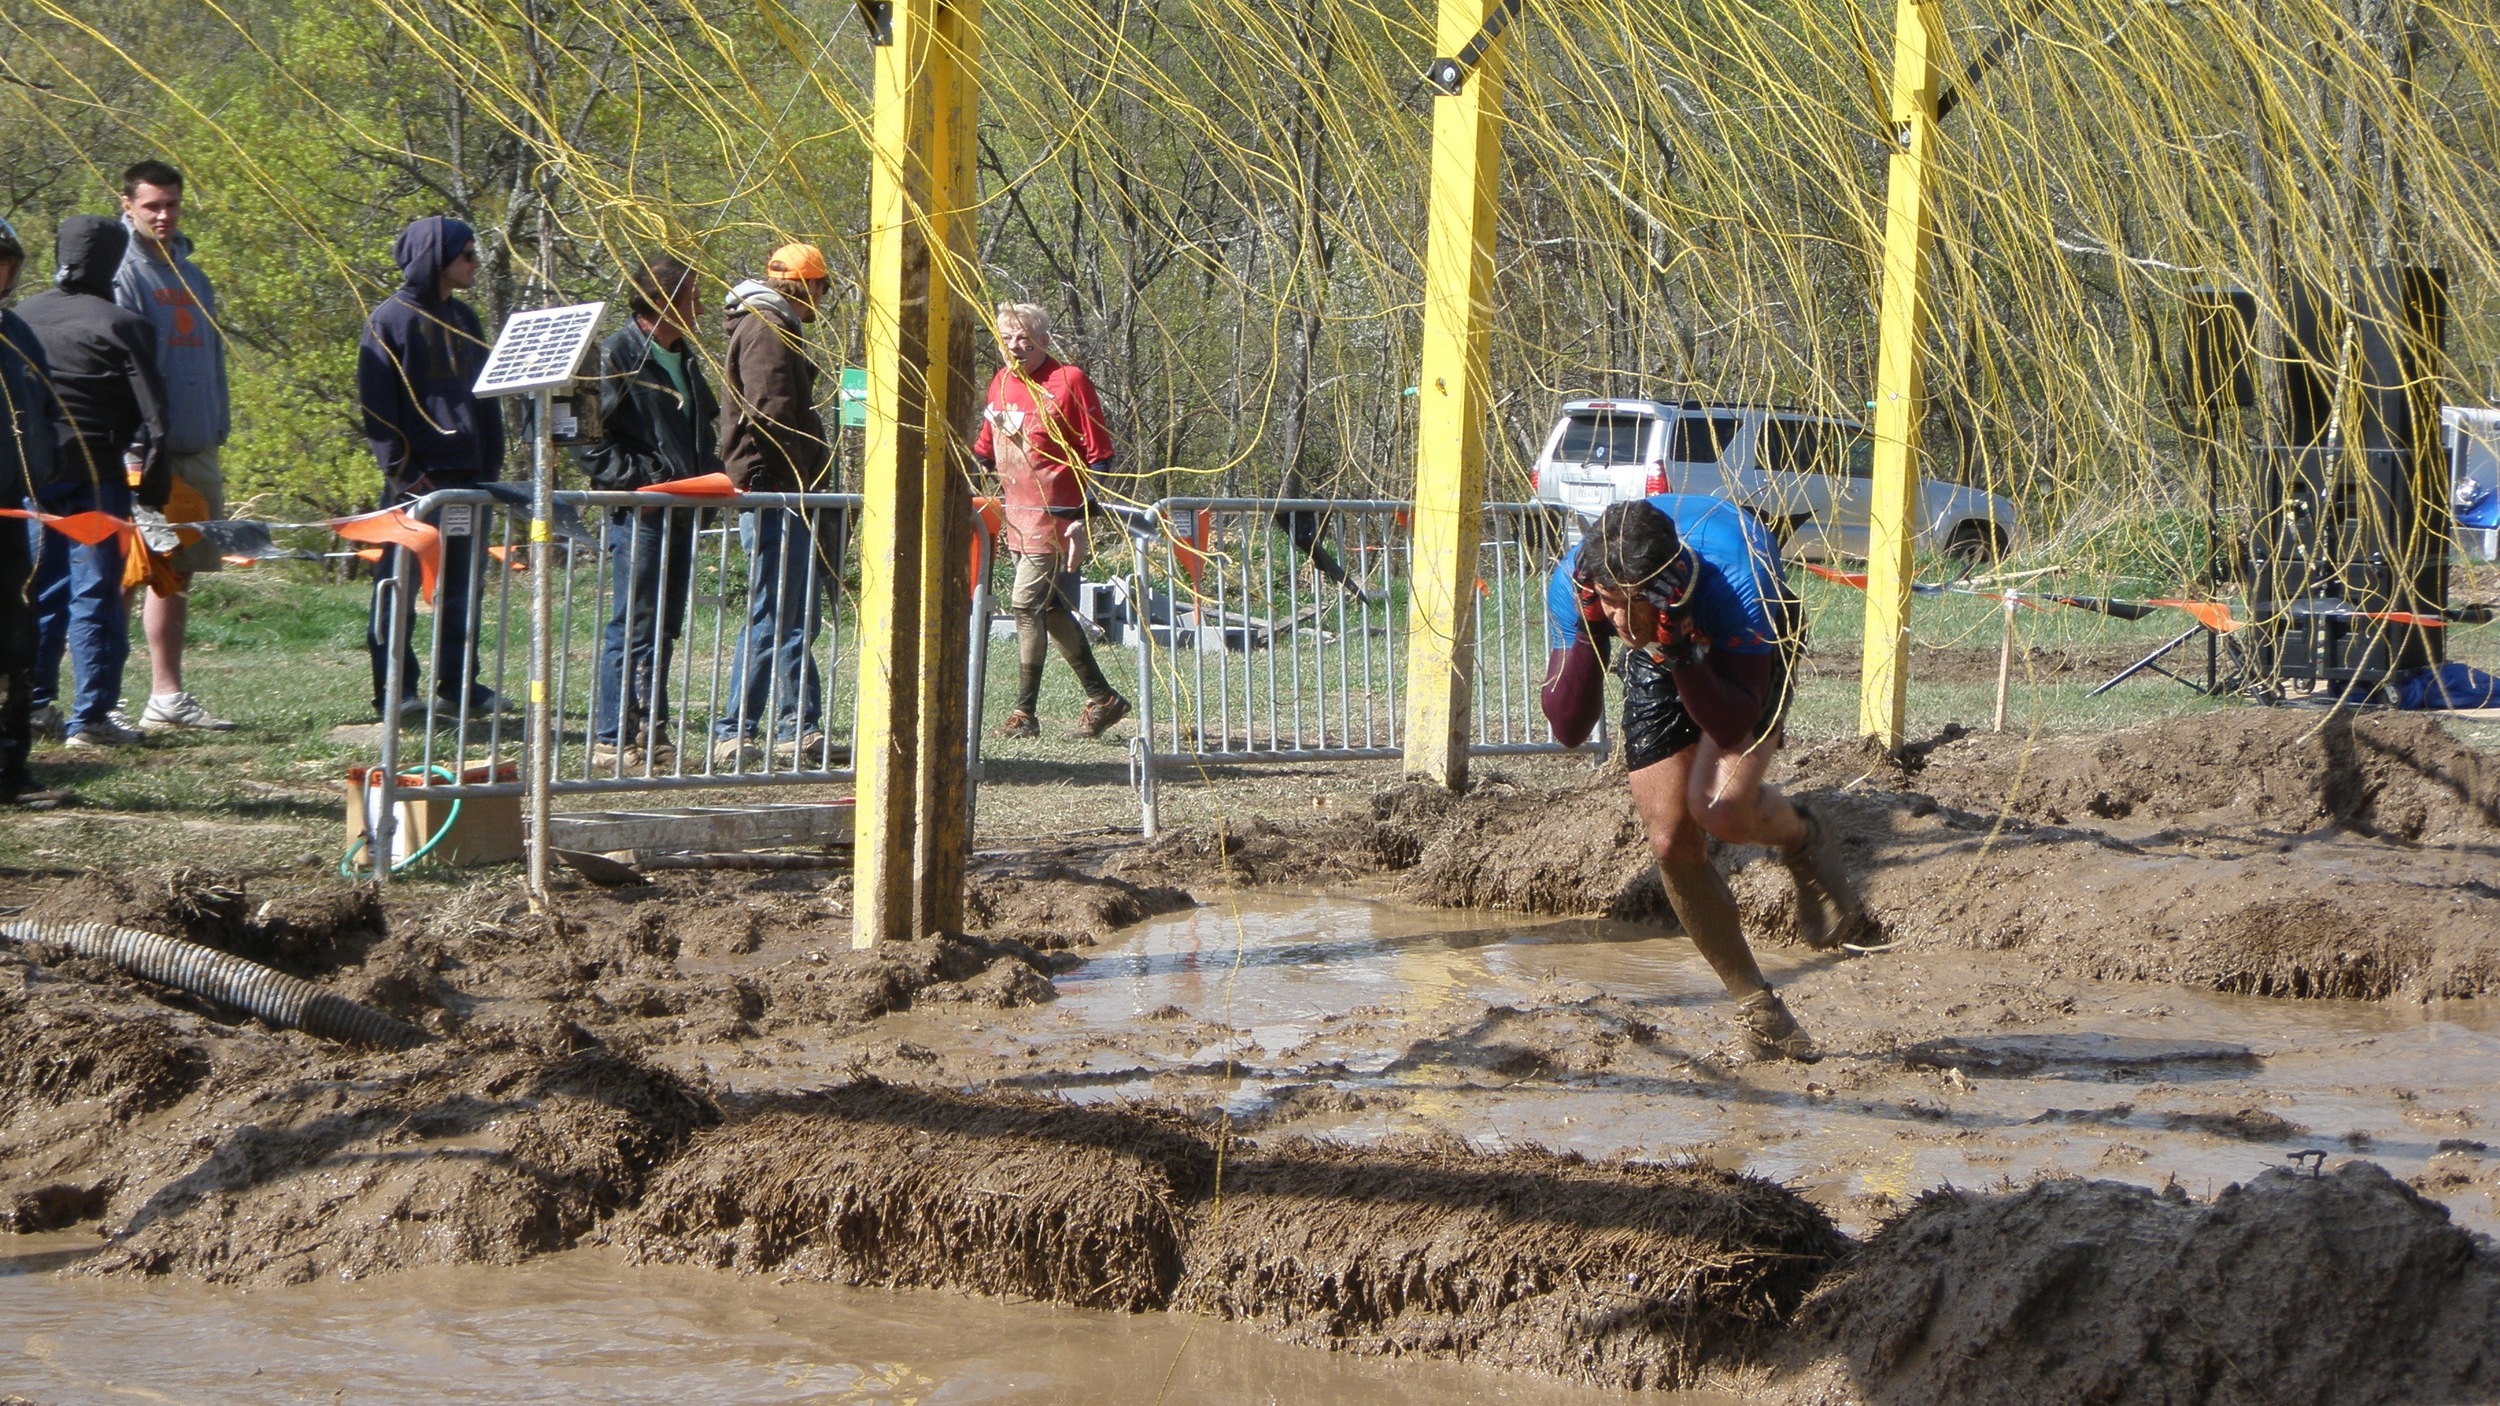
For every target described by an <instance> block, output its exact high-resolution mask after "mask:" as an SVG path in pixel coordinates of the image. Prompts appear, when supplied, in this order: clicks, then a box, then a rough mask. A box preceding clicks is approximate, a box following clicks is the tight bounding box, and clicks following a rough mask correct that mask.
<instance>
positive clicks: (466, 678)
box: [356, 215, 510, 713]
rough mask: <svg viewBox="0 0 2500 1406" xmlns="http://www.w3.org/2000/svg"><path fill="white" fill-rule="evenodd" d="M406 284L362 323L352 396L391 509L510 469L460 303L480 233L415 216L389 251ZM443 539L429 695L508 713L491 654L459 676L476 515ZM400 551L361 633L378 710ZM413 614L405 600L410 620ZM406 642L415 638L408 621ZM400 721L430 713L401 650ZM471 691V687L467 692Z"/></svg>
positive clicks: (447, 528)
mask: <svg viewBox="0 0 2500 1406" xmlns="http://www.w3.org/2000/svg"><path fill="white" fill-rule="evenodd" d="M391 258H392V260H393V261H394V262H396V263H397V264H398V265H399V268H400V272H401V274H402V276H403V281H402V283H401V285H400V288H399V291H398V292H396V293H393V294H392V295H391V296H390V297H389V298H387V299H385V300H383V302H382V304H381V305H380V306H379V307H376V308H375V309H374V310H373V314H372V316H370V317H368V318H366V319H365V334H364V337H363V339H362V340H361V341H359V342H358V343H357V344H356V400H357V405H358V407H359V408H360V409H361V410H362V411H363V412H364V422H365V442H366V444H367V445H368V446H370V447H371V448H372V450H373V458H374V461H375V462H376V463H378V464H380V465H381V467H382V506H383V507H386V508H387V507H391V506H393V505H395V504H399V503H405V502H407V501H409V500H410V499H412V498H420V497H423V496H424V495H426V494H428V493H431V492H433V491H435V490H436V489H442V488H472V487H475V486H476V485H478V484H481V483H492V482H494V481H495V480H496V479H497V478H500V477H501V476H502V473H503V453H504V440H503V409H502V406H501V403H500V402H496V401H481V400H479V399H478V398H477V395H476V394H475V392H474V391H473V390H472V389H471V388H472V387H474V386H475V385H476V384H477V376H478V372H480V371H481V370H483V369H485V366H486V353H487V347H488V344H487V340H486V329H485V327H484V326H483V325H482V324H480V323H479V321H478V317H477V313H476V311H475V310H474V309H472V308H471V307H470V306H469V305H468V304H467V303H465V302H462V301H461V300H460V299H459V298H458V297H456V296H454V295H455V294H458V293H463V292H466V291H467V290H468V289H469V288H470V286H471V285H473V284H475V283H476V282H477V235H476V234H475V233H474V232H472V231H471V230H470V228H469V227H468V226H467V225H465V224H463V223H461V222H460V221H458V220H455V219H451V218H449V217H447V216H443V215H428V216H426V217H425V218H423V219H419V220H412V221H410V222H409V224H408V227H407V228H406V229H404V230H401V231H400V232H399V238H398V239H396V240H394V241H392V243H391ZM431 517H432V519H433V521H434V525H435V526H436V527H438V528H440V529H441V530H442V533H443V561H442V573H441V578H440V581H439V583H438V584H437V586H436V588H435V599H434V668H433V671H432V673H433V678H434V692H435V696H436V698H437V699H438V700H440V701H441V702H442V704H443V705H444V706H445V707H448V708H452V709H455V710H457V709H459V708H462V707H464V706H465V707H467V708H468V709H470V710H471V711H472V712H477V711H488V710H492V711H509V710H510V709H509V705H507V704H506V703H505V702H504V700H503V699H502V698H501V697H500V696H498V695H497V694H496V693H495V691H494V690H493V689H491V688H487V687H485V686H484V685H482V684H480V683H478V681H477V669H478V665H479V664H480V663H481V662H482V656H483V655H484V654H485V651H484V650H482V649H481V650H478V651H475V655H474V656H473V657H471V658H470V659H469V661H468V668H467V669H466V671H465V674H464V671H463V669H462V667H461V659H462V656H463V655H464V654H470V653H471V651H470V650H469V642H470V640H471V639H472V638H473V637H474V636H475V634H476V632H477V613H476V610H475V608H474V605H473V602H474V601H476V599H477V597H478V594H479V592H478V589H477V587H478V582H477V580H476V579H475V578H476V571H477V556H476V553H475V551H474V547H475V544H476V542H477V536H476V530H475V528H476V521H477V514H476V512H475V510H474V509H459V508H455V509H454V510H453V511H451V512H449V513H435V514H432V515H431ZM398 568H399V549H398V548H396V547H385V548H383V549H382V560H381V563H380V564H379V565H378V566H377V567H376V568H375V572H374V588H373V609H372V611H371V613H370V614H369V615H368V617H367V620H366V627H365V652H366V653H367V654H368V655H370V656H371V658H372V661H373V710H374V711H375V712H376V713H380V712H382V711H383V708H384V706H385V704H386V702H387V701H389V700H386V699H385V698H384V697H383V694H384V693H385V691H386V688H387V684H388V679H389V664H390V645H389V643H388V641H389V638H390V624H391V622H390V620H389V618H388V617H387V616H386V614H385V613H384V612H385V611H386V610H387V609H388V600H389V596H388V595H387V594H386V591H387V588H388V587H387V583H389V582H390V581H391V580H392V579H393V578H394V576H395V575H396V574H397V571H398ZM414 608H415V602H414V601H412V600H402V601H401V602H400V603H399V609H400V614H401V618H402V620H403V622H404V621H405V620H406V618H407V616H408V613H409V612H410V611H412V610H413V609H414ZM401 637H402V639H403V640H405V639H406V638H407V637H408V634H407V629H406V626H405V624H404V623H403V625H402V636H401ZM400 657H401V669H402V672H401V674H400V680H401V684H400V695H401V696H400V697H399V698H398V699H397V700H396V702H397V704H398V707H399V711H400V712H402V713H410V712H415V711H417V710H418V709H420V708H422V707H423V705H424V699H423V697H422V696H421V695H420V694H418V693H417V692H416V689H417V683H418V674H417V653H416V650H415V648H414V647H413V646H407V647H404V648H403V649H402V650H401V654H400ZM463 683H465V685H466V687H465V688H464V687H463V686H462V685H463Z"/></svg>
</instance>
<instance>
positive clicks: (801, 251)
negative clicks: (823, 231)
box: [764, 244, 825, 280]
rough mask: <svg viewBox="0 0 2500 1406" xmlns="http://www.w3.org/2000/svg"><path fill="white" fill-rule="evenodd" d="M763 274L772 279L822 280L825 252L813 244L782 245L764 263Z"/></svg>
mask: <svg viewBox="0 0 2500 1406" xmlns="http://www.w3.org/2000/svg"><path fill="white" fill-rule="evenodd" d="M764 272H765V273H766V274H767V275H769V276H770V277H773V278H795V279H800V280H807V279H815V278H822V277H824V276H825V251H824V250H822V249H819V248H817V247H816V246H815V245H813V244H784V245H782V246H781V247H780V248H778V249H775V250H774V251H773V256H772V257H771V258H769V259H766V260H765V261H764Z"/></svg>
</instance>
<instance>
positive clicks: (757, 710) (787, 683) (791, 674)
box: [712, 244, 840, 767]
mask: <svg viewBox="0 0 2500 1406" xmlns="http://www.w3.org/2000/svg"><path fill="white" fill-rule="evenodd" d="M827 282H828V280H827V278H826V275H825V256H824V253H823V252H822V251H821V250H819V249H817V248H816V246H815V245H813V244H785V245H783V246H781V247H780V248H779V249H776V250H774V251H773V256H772V258H771V259H770V260H768V261H767V262H766V263H765V265H764V277H763V278H761V279H752V278H751V279H747V280H744V281H743V282H741V283H739V284H738V285H737V286H736V287H734V288H732V289H730V290H729V298H728V302H727V304H726V307H727V311H728V314H729V353H728V356H727V357H726V358H725V360H724V364H723V366H722V371H721V392H722V393H721V416H720V457H721V469H722V471H723V472H725V473H727V474H728V475H729V479H730V481H731V482H732V483H735V484H736V485H737V486H738V489H739V491H740V492H744V493H809V492H822V491H823V490H824V489H825V488H826V487H827V485H826V483H825V470H826V466H827V465H828V464H829V463H830V462H831V461H832V458H833V446H832V442H831V440H830V439H829V438H827V436H826V434H825V421H824V417H823V416H821V415H819V414H817V413H816V366H815V363H813V362H811V361H809V360H808V359H807V324H808V323H810V322H813V321H815V320H816V309H817V307H818V306H819V305H820V304H821V303H822V302H823V301H824V297H825V289H826V286H827ZM835 530H838V529H835ZM738 531H739V536H740V537H741V538H742V539H743V540H744V541H745V544H746V552H747V627H746V632H745V633H744V634H742V635H740V636H739V637H738V652H737V658H736V661H735V662H734V663H733V664H732V665H731V668H730V677H731V678H732V679H733V680H734V681H735V683H734V687H735V692H734V694H733V695H732V697H731V700H730V702H729V705H728V710H727V711H725V712H724V713H723V714H722V715H721V716H720V717H719V718H717V719H715V720H714V722H713V724H712V737H713V747H712V755H713V760H714V761H715V763H716V764H718V765H720V766H725V767H735V766H737V765H738V764H739V762H740V759H741V757H742V756H743V755H744V753H745V751H746V748H747V747H748V745H749V743H750V741H751V740H752V739H753V738H754V737H755V736H756V735H757V733H758V732H759V731H760V730H762V729H763V728H764V726H765V725H766V723H767V722H768V721H769V722H770V723H771V724H772V742H773V745H774V746H775V747H776V748H786V749H788V751H789V753H790V754H791V758H792V761H793V763H794V764H795V765H799V766H810V765H814V766H823V765H825V764H826V759H825V758H824V757H821V756H810V755H809V753H810V752H823V751H824V750H825V747H826V743H825V736H824V732H823V730H822V728H820V727H819V726H818V723H819V721H820V719H821V717H822V713H823V696H822V695H823V686H822V683H821V681H820V679H819V676H818V673H817V668H816V659H815V655H814V648H815V644H816V636H817V633H818V632H819V631H820V630H821V629H822V628H823V625H824V610H823V605H822V602H823V592H824V590H825V588H826V586H827V585H828V584H829V583H828V582H827V581H826V580H825V579H824V576H825V571H826V564H827V563H828V562H834V563H838V561H839V559H840V558H839V556H838V553H837V554H835V555H832V556H828V555H827V554H826V553H825V552H824V551H823V550H822V549H821V547H820V548H819V549H818V550H813V551H811V550H807V549H805V548H804V547H801V546H800V543H801V542H806V543H814V542H815V539H816V537H817V535H818V534H817V531H816V524H815V523H814V521H813V519H812V517H811V515H810V514H808V513H806V512H804V511H802V510H800V509H798V508H795V507H791V508H769V507H767V508H755V509H751V510H748V511H746V512H744V513H741V514H740V515H739V518H738ZM793 536H796V537H798V538H799V541H796V542H794V541H793V540H792V538H793ZM794 548H796V550H794Z"/></svg>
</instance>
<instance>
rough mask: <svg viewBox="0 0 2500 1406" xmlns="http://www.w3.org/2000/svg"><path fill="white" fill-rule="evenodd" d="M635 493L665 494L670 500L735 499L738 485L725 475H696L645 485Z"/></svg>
mask: <svg viewBox="0 0 2500 1406" xmlns="http://www.w3.org/2000/svg"><path fill="white" fill-rule="evenodd" d="M634 491H635V492H636V493H665V494H667V495H669V496H670V497H672V498H735V497H737V496H738V485H736V484H734V483H731V482H730V481H729V475H727V474H696V475H695V476H694V477H692V478H673V479H670V480H669V481H668V482H666V483H646V484H644V485H643V486H642V487H640V488H637V489H635V490H634Z"/></svg>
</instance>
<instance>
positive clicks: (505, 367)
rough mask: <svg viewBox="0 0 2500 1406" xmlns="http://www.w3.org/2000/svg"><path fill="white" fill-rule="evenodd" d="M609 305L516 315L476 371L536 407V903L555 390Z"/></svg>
mask: <svg viewBox="0 0 2500 1406" xmlns="http://www.w3.org/2000/svg"><path fill="white" fill-rule="evenodd" d="M607 310H608V305H607V304H605V303H576V304H574V305H572V306H570V307H561V308H539V309H536V310H535V311H531V312H525V313H517V314H515V315H514V316H513V317H512V319H511V320H510V321H507V322H506V323H504V325H503V334H502V335H501V336H499V337H497V338H496V339H495V348H494V350H493V351H491V352H489V353H488V354H487V357H486V369H485V370H484V371H481V372H479V373H478V378H477V387H476V393H477V394H478V395H479V396H480V397H481V398H483V397H493V396H506V395H523V394H526V395H528V396H530V398H531V403H532V405H533V406H534V407H535V408H536V410H537V412H538V433H537V434H536V435H534V436H533V437H532V439H533V443H534V449H533V455H532V465H531V474H530V478H531V484H530V489H531V492H530V574H531V576H532V578H533V579H532V580H531V582H530V696H529V744H528V751H529V757H528V761H529V765H528V774H527V776H526V777H525V778H524V779H525V781H526V784H527V806H526V808H527V811H528V816H529V824H528V827H527V828H528V835H527V837H526V843H527V845H528V851H527V852H528V856H529V892H530V899H531V901H532V902H535V903H544V902H545V901H546V898H547V858H548V849H549V838H550V836H551V834H552V832H553V829H554V814H555V805H554V801H553V796H552V788H553V786H554V785H555V774H556V726H555V708H554V700H553V698H552V696H551V695H550V693H549V691H548V687H547V681H548V680H549V679H550V678H551V677H553V676H554V673H555V668H554V654H555V626H554V613H555V570H556V553H555V532H554V531H553V529H552V527H551V524H552V522H553V521H554V518H555V502H556V497H555V495H556V462H555V461H556V447H555V424H554V414H553V410H554V407H553V405H552V404H551V402H552V401H553V400H554V396H553V395H552V394H551V392H553V391H554V390H555V388H556V387H558V386H563V385H569V384H571V383H572V380H573V375H574V372H575V370H576V369H577V368H578V367H579V366H580V365H581V360H582V353H583V352H584V351H586V350H588V349H589V347H590V338H591V334H592V333H594V332H596V331H597V330H598V329H599V319H600V317H601V316H602V315H604V314H605V313H606V312H607Z"/></svg>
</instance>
